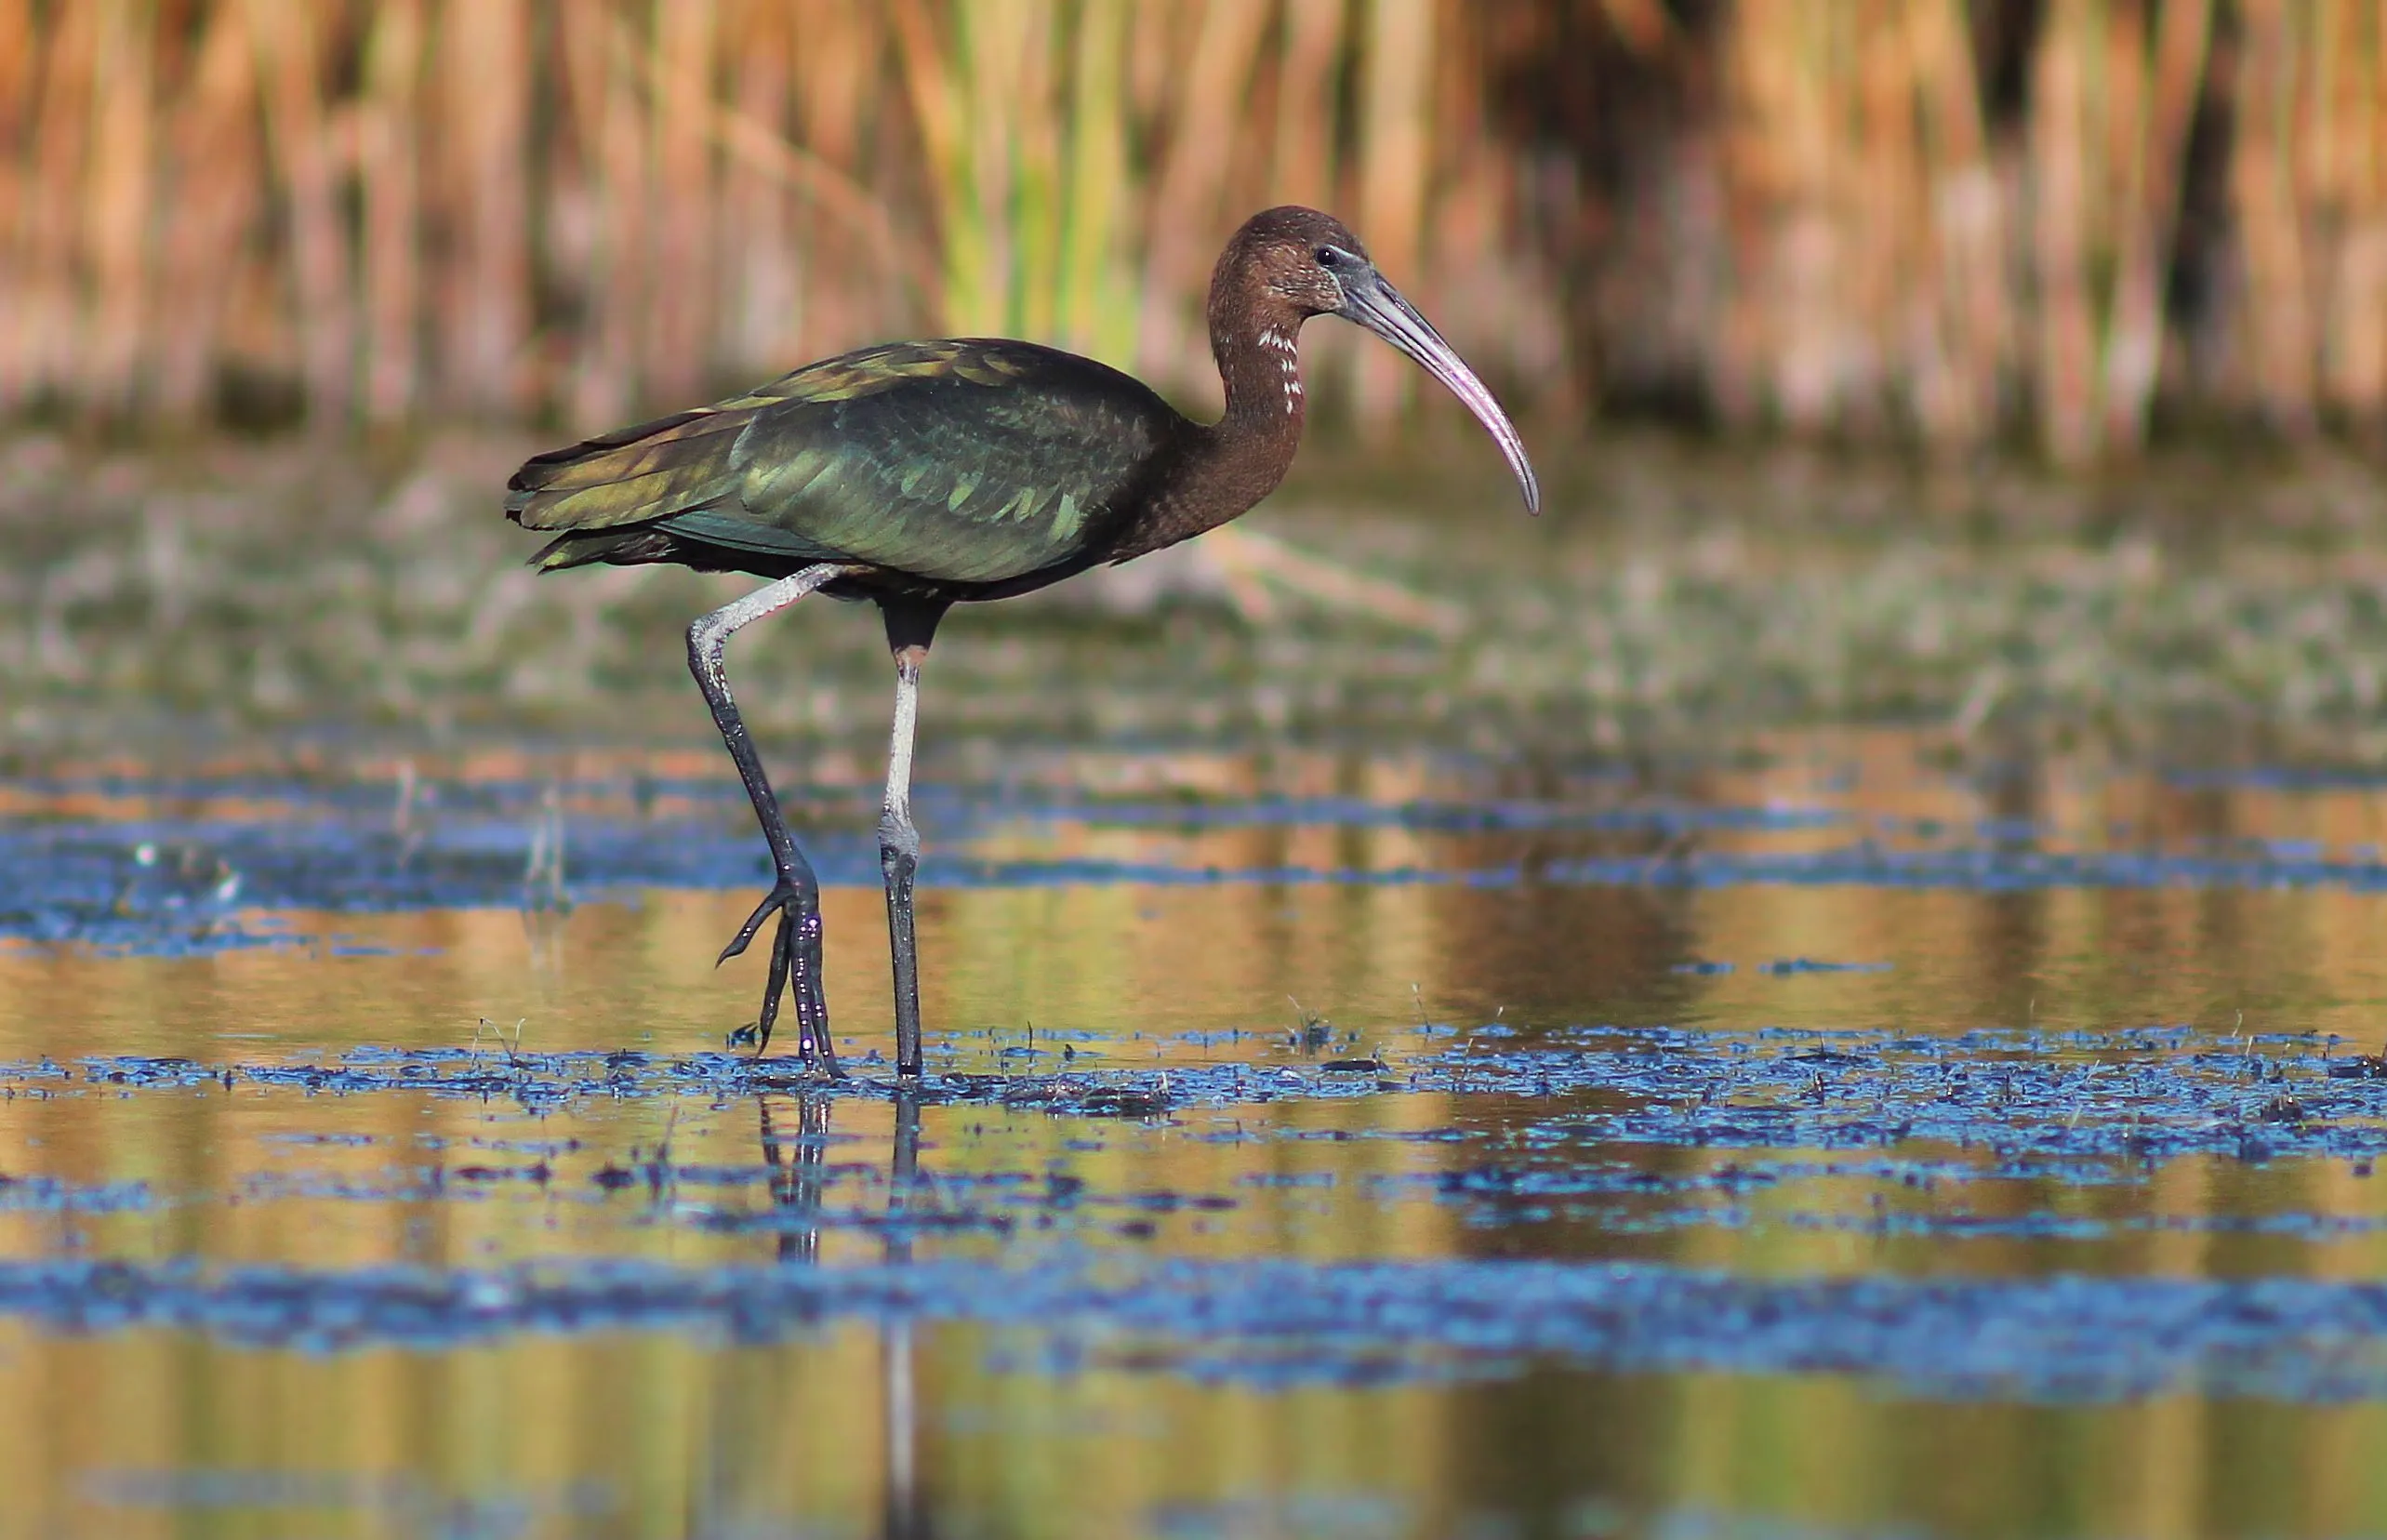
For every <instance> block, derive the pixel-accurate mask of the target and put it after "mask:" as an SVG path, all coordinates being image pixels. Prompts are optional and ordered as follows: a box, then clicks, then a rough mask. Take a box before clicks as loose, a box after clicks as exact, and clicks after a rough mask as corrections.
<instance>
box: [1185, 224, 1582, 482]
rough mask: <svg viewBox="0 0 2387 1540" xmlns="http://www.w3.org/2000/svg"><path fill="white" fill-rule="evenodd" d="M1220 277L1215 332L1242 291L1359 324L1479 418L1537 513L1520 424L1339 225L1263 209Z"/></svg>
mask: <svg viewBox="0 0 2387 1540" xmlns="http://www.w3.org/2000/svg"><path fill="white" fill-rule="evenodd" d="M1218 269H1219V270H1218V274H1217V276H1216V278H1215V279H1213V283H1212V287H1211V298H1212V304H1213V317H1212V325H1213V332H1215V331H1216V330H1217V329H1218V323H1219V321H1220V320H1221V319H1222V318H1221V317H1220V316H1218V315H1217V314H1216V313H1215V307H1216V306H1217V304H1218V302H1219V301H1220V300H1221V299H1225V298H1227V297H1228V296H1235V295H1238V291H1240V296H1239V297H1240V298H1241V299H1242V300H1243V303H1244V304H1245V305H1247V306H1253V307H1266V308H1268V309H1279V310H1289V311H1291V312H1293V316H1294V317H1295V318H1297V320H1307V319H1308V318H1309V317H1310V316H1313V315H1339V316H1341V317H1342V318H1343V319H1344V320H1346V321H1350V322H1354V323H1356V324H1358V325H1362V326H1365V327H1366V328H1367V329H1368V330H1370V331H1372V332H1373V333H1375V334H1376V335H1377V336H1378V337H1381V338H1383V339H1385V340H1386V341H1387V342H1389V343H1391V344H1392V345H1393V346H1394V347H1396V348H1399V350H1400V351H1401V352H1404V353H1407V354H1408V355H1409V356H1410V357H1411V358H1412V359H1414V360H1415V361H1416V362H1417V363H1418V364H1419V365H1421V366H1422V367H1424V369H1425V370H1426V373H1427V374H1430V375H1432V376H1433V377H1434V378H1437V379H1439V380H1440V381H1441V382H1442V383H1443V385H1444V386H1445V387H1447V388H1448V389H1449V390H1450V392H1451V393H1452V395H1455V396H1457V397H1458V398H1459V400H1460V401H1461V402H1463V403H1464V404H1465V405H1466V408H1467V410H1468V411H1470V412H1473V413H1474V414H1475V417H1476V420H1477V421H1479V422H1480V423H1482V424H1483V425H1484V428H1485V430H1486V431H1489V432H1490V433H1491V434H1492V440H1493V442H1494V443H1496V444H1498V445H1500V452H1501V454H1502V455H1503V456H1504V457H1505V458H1506V459H1507V461H1508V468H1509V470H1510V471H1514V472H1515V473H1516V476H1517V485H1518V488H1519V489H1520V490H1521V491H1522V492H1523V493H1524V494H1525V510H1526V511H1527V512H1529V513H1539V512H1540V511H1542V489H1541V485H1540V484H1539V483H1538V482H1537V481H1536V480H1535V479H1534V475H1533V465H1532V461H1531V460H1529V459H1527V458H1525V441H1524V439H1523V438H1522V437H1521V436H1519V435H1518V431H1517V425H1516V424H1515V423H1513V422H1511V421H1509V420H1508V414H1507V413H1506V412H1504V411H1502V410H1501V409H1500V403H1499V402H1498V401H1496V400H1494V399H1493V398H1492V392H1491V391H1490V390H1489V389H1487V388H1486V387H1485V385H1484V382H1483V381H1482V380H1480V379H1478V378H1476V375H1475V371H1474V370H1472V369H1470V368H1468V367H1467V365H1466V364H1465V362H1464V361H1463V360H1461V359H1460V357H1459V355H1458V353H1457V352H1454V351H1453V350H1452V347H1451V345H1450V344H1449V343H1448V342H1445V341H1444V340H1442V335H1441V333H1439V332H1438V331H1436V330H1435V329H1434V327H1433V325H1432V324H1431V323H1429V322H1428V321H1427V320H1426V317H1424V316H1423V315H1420V314H1419V313H1418V312H1417V307H1416V306H1414V305H1412V304H1411V303H1410V302H1409V301H1408V300H1406V299H1402V298H1401V296H1400V291H1399V289H1396V288H1394V287H1393V286H1392V285H1390V284H1388V283H1386V282H1385V279H1384V275H1383V274H1382V273H1379V272H1376V264H1375V263H1374V261H1373V260H1372V259H1370V258H1369V256H1368V248H1367V247H1366V246H1362V245H1360V244H1359V237H1358V236H1357V235H1354V234H1352V233H1351V231H1350V228H1349V227H1348V226H1346V224H1344V223H1343V221H1342V220H1340V219H1336V218H1334V216H1333V215H1332V214H1321V213H1319V211H1318V210H1317V209H1314V208H1303V207H1300V206H1297V205H1292V204H1288V205H1286V206H1283V207H1280V208H1270V209H1265V210H1263V211H1262V212H1260V213H1258V214H1254V215H1253V216H1252V218H1251V219H1247V220H1245V221H1244V223H1243V228H1242V229H1240V230H1239V231H1237V232H1235V238H1234V239H1233V240H1232V241H1230V242H1228V243H1227V251H1226V254H1225V255H1224V256H1223V257H1221V258H1220V259H1219V264H1218ZM1287 329H1288V332H1290V330H1291V328H1287Z"/></svg>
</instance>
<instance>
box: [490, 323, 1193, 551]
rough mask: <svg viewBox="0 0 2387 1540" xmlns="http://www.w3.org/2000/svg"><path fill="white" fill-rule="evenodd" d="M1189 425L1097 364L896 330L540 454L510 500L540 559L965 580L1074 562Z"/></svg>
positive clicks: (1014, 345)
mask: <svg viewBox="0 0 2387 1540" xmlns="http://www.w3.org/2000/svg"><path fill="white" fill-rule="evenodd" d="M1189 426H1190V425H1189V424H1187V422H1186V420H1185V418H1182V417H1180V416H1179V415H1178V414H1177V413H1176V412H1175V411H1174V409H1172V408H1171V407H1170V406H1169V405H1168V404H1167V403H1165V402H1163V401H1162V400H1161V399H1160V397H1159V396H1158V395H1156V394H1154V393H1153V392H1152V391H1151V390H1150V389H1148V388H1147V387H1146V386H1145V385H1144V384H1143V383H1142V382H1141V381H1138V380H1136V379H1135V378H1133V377H1131V376H1128V375H1125V374H1121V372H1119V371H1118V370H1116V369H1112V368H1109V367H1107V365H1101V364H1097V363H1095V362H1094V360H1092V359H1088V358H1081V357H1080V356H1078V355H1077V354H1075V353H1068V352H1060V351H1058V350H1056V349H1053V348H1043V347H1038V346H1036V345H1035V344H1033V343H1028V342H1014V341H1007V340H1001V339H975V338H972V339H948V340H943V341H935V342H906V343H891V344H887V345H884V346H880V347H874V348H865V349H862V350H860V351H858V352H850V353H843V354H841V355H839V356H838V357H835V358H829V359H823V360H822V361H820V362H819V363H816V364H812V365H806V366H805V367H803V368H801V369H798V370H796V371H795V372H794V373H792V374H789V375H785V376H783V377H781V378H778V379H776V380H774V381H772V382H771V383H770V384H768V385H765V386H763V387H762V388H761V389H760V390H757V391H754V392H751V393H749V394H747V395H743V396H738V397H735V398H733V399H731V400H728V401H723V402H719V403H716V404H715V405H710V406H702V407H698V408H696V409H695V410H693V411H687V412H681V413H677V414H675V415H673V416H670V417H667V418H657V419H656V420H655V421H652V422H645V423H641V424H639V425H637V426H635V427H631V428H624V429H621V430H618V431H615V432H611V433H604V434H601V435H599V436H597V437H595V438H591V439H588V440H585V441H583V442H582V443H580V444H577V445H572V446H571V447H569V448H566V449H559V450H555V451H552V452H550V453H548V454H544V455H540V456H538V457H537V458H534V459H532V460H530V461H528V462H527V463H525V464H524V466H523V467H522V469H521V470H519V471H515V472H514V475H513V477H512V479H511V481H509V482H508V483H507V487H508V495H507V498H506V511H507V513H508V514H509V515H510V516H511V517H512V518H513V519H514V521H515V522H516V523H518V524H522V525H523V526H524V528H526V529H538V530H549V531H552V532H554V533H555V535H556V538H555V539H554V540H552V541H550V543H549V544H548V546H547V547H546V548H545V549H544V550H543V551H540V552H539V554H538V556H537V563H538V564H539V565H540V566H542V567H561V566H577V565H579V564H583V563H587V562H614V563H639V562H681V563H685V564H689V565H694V566H700V567H715V568H727V569H735V570H744V571H750V572H756V573H760V574H763V575H764V576H776V575H778V574H780V573H783V572H788V571H792V570H794V569H795V568H797V567H801V566H805V565H809V564H813V563H816V562H848V563H854V564H860V565H867V566H869V567H872V568H875V569H877V570H878V571H880V572H882V573H883V574H886V575H888V576H889V577H891V578H911V579H917V580H921V581H923V582H926V583H930V584H950V585H956V586H961V587H967V586H972V585H981V584H989V585H991V584H1006V583H1012V582H1014V581H1016V580H1018V579H1021V578H1028V577H1030V576H1032V575H1034V574H1037V573H1041V572H1045V571H1048V570H1055V571H1058V570H1069V569H1073V568H1074V567H1076V566H1078V565H1081V564H1083V559H1084V557H1085V556H1086V555H1087V553H1088V552H1089V551H1092V550H1093V549H1094V545H1095V543H1096V542H1098V541H1099V540H1100V539H1101V538H1103V537H1104V535H1105V534H1106V533H1107V531H1108V530H1109V529H1110V528H1112V527H1113V526H1114V525H1115V524H1117V523H1118V521H1119V520H1120V519H1121V518H1122V517H1124V516H1126V515H1128V514H1129V513H1131V512H1132V511H1133V510H1134V507H1135V506H1136V504H1137V502H1138V501H1139V498H1140V496H1141V493H1142V490H1143V489H1144V487H1145V486H1146V485H1147V484H1148V483H1149V482H1150V480H1151V478H1152V477H1153V476H1154V475H1155V474H1156V473H1157V472H1158V471H1160V469H1161V462H1162V461H1164V460H1165V459H1166V458H1167V456H1168V454H1169V452H1170V450H1171V449H1172V448H1173V447H1174V445H1175V443H1176V441H1177V439H1178V437H1179V435H1180V434H1181V433H1182V432H1183V431H1186V430H1187V428H1188V427H1189Z"/></svg>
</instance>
